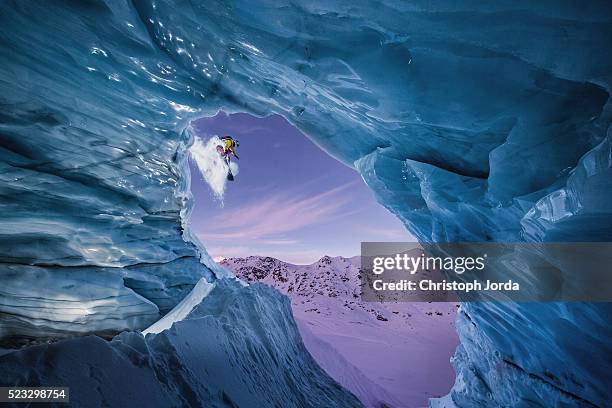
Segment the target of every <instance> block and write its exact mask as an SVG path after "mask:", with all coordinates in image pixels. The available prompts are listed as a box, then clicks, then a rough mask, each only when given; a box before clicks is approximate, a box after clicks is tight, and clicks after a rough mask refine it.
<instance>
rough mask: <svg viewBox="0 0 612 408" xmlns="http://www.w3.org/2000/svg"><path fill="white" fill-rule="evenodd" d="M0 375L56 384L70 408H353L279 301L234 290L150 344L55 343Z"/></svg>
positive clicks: (231, 285)
mask: <svg viewBox="0 0 612 408" xmlns="http://www.w3.org/2000/svg"><path fill="white" fill-rule="evenodd" d="M195 295H197V293H195ZM0 367H2V370H0V385H2V386H5V385H28V386H35V385H44V386H50V385H60V384H61V385H63V386H68V387H70V405H71V406H78V407H92V406H108V407H134V406H142V407H160V408H162V407H163V408H168V407H194V408H195V407H253V408H256V407H262V408H264V407H266V408H267V407H270V408H272V407H292V408H309V407H313V408H314V407H330V408H331V407H338V408H350V407H355V408H358V407H361V406H362V405H361V404H360V403H359V401H358V400H357V399H356V398H355V397H354V396H352V395H351V394H350V393H348V392H347V391H346V390H344V389H343V388H342V387H341V386H340V385H338V384H337V383H336V382H335V381H333V380H332V379H331V378H330V377H329V376H328V375H327V374H325V372H324V371H323V370H321V368H319V366H318V365H317V364H316V363H315V361H314V360H313V359H312V357H311V356H310V354H308V352H307V351H306V349H305V348H304V345H303V343H302V340H301V338H300V335H299V332H298V330H297V327H296V325H295V322H294V321H293V318H292V317H291V309H290V305H289V301H288V299H287V298H286V297H284V296H282V295H281V294H280V293H278V292H276V291H274V290H273V289H270V288H267V287H265V286H263V285H254V286H250V287H245V286H243V285H241V284H240V283H238V282H237V281H235V280H221V281H219V283H218V284H217V285H216V286H215V288H214V289H213V290H212V292H211V293H210V295H209V296H207V297H206V299H205V300H204V301H203V302H202V303H200V304H198V306H196V308H195V309H193V310H192V311H191V312H190V313H189V314H188V315H187V316H186V318H185V319H184V320H181V321H178V322H177V323H175V324H174V325H173V326H172V328H170V329H169V330H164V331H162V332H161V333H159V334H148V335H147V336H146V337H143V335H142V334H141V333H138V332H124V333H121V334H120V335H118V336H116V337H115V338H114V339H113V340H112V341H111V342H107V341H104V340H102V339H100V338H99V337H95V336H88V337H84V338H79V339H70V340H63V341H60V342H58V343H55V344H52V345H46V346H35V347H30V348H28V349H25V350H22V351H16V352H13V353H10V354H6V355H3V356H0Z"/></svg>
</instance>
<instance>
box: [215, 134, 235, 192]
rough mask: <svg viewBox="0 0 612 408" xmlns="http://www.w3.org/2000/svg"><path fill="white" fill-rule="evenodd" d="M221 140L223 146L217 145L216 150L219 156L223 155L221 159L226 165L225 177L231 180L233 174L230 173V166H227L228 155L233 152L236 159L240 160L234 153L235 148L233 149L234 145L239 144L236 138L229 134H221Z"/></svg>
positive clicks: (228, 162)
mask: <svg viewBox="0 0 612 408" xmlns="http://www.w3.org/2000/svg"><path fill="white" fill-rule="evenodd" d="M221 140H222V141H223V146H217V152H219V154H220V155H221V157H223V159H224V160H225V163H226V164H227V166H228V173H227V179H228V180H230V181H233V180H234V175H233V174H232V170H231V168H229V164H230V157H231V155H232V154H233V155H234V157H235V158H236V160H240V158H239V157H238V155H237V154H236V149H235V148H236V147H238V146H239V143H238V140H235V139H234V138H233V137H231V136H223V137H222V138H221Z"/></svg>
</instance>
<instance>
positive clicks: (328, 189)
mask: <svg viewBox="0 0 612 408" xmlns="http://www.w3.org/2000/svg"><path fill="white" fill-rule="evenodd" d="M192 129H193V131H194V133H195V136H196V144H198V145H199V147H200V148H201V149H206V148H207V147H206V144H207V142H208V141H209V140H210V139H211V138H213V137H215V136H217V137H222V136H224V135H231V136H232V137H234V138H235V139H237V140H239V146H238V147H237V148H236V152H237V154H238V156H239V160H236V159H235V158H234V157H232V158H231V162H232V163H235V164H237V166H238V172H237V173H238V174H236V177H235V180H233V181H226V180H225V179H223V181H224V182H225V185H224V186H223V188H219V186H218V185H211V184H215V183H217V180H211V179H210V178H206V177H203V174H202V172H203V171H204V172H206V171H209V170H210V168H206V169H203V167H207V166H208V163H206V162H205V161H206V160H210V155H209V154H208V153H210V152H204V153H203V154H202V153H201V152H199V153H200V154H199V157H198V153H196V154H194V151H193V150H194V149H193V148H192V155H191V159H192V160H190V170H191V189H192V194H193V197H194V203H193V205H194V206H193V211H192V214H191V227H192V230H193V231H194V232H195V234H196V235H197V236H198V238H199V239H200V240H201V241H202V243H203V244H204V246H205V247H206V248H207V250H208V252H209V254H210V255H211V256H212V257H213V258H216V259H221V258H228V257H237V256H239V257H244V256H248V255H267V256H273V257H276V258H280V259H282V260H285V261H288V262H292V263H296V264H308V263H312V262H315V261H317V260H318V259H320V258H321V257H323V256H325V255H328V256H343V257H353V256H356V255H358V254H359V251H360V242H361V241H368V240H369V241H414V240H415V239H414V237H412V235H411V234H410V233H409V232H408V231H407V230H406V229H405V228H404V226H403V225H402V224H401V222H400V221H399V220H398V219H397V218H396V217H395V216H394V215H392V214H391V213H389V212H388V211H387V210H386V209H385V208H384V207H382V206H381V205H380V204H378V202H377V201H376V198H375V197H374V194H373V193H372V192H371V190H370V189H369V188H368V187H367V185H366V184H365V183H364V182H363V180H362V179H361V176H360V175H359V173H358V172H357V171H355V170H354V169H352V168H350V167H348V166H345V165H344V164H342V163H340V162H339V161H337V160H336V159H334V158H332V157H331V156H329V155H328V154H326V153H325V152H324V151H323V150H321V149H320V148H319V147H318V146H316V145H315V144H314V143H313V142H312V141H311V140H310V139H308V138H307V137H306V136H305V135H304V134H303V133H302V132H300V131H299V130H298V129H297V128H296V127H294V126H293V125H291V124H290V123H289V122H288V121H287V120H285V119H284V118H283V117H282V116H280V115H270V116H267V117H263V118H258V117H255V116H252V115H250V114H246V113H234V114H227V113H225V112H220V113H218V114H217V115H215V116H213V117H205V118H201V119H198V120H195V121H193V122H192ZM198 139H199V140H198ZM212 147H214V146H209V147H208V149H209V150H212Z"/></svg>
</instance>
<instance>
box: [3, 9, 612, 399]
mask: <svg viewBox="0 0 612 408" xmlns="http://www.w3.org/2000/svg"><path fill="white" fill-rule="evenodd" d="M610 44H612V11H611V6H610V5H609V4H608V2H606V1H589V2H586V3H585V2H581V3H572V2H532V1H521V0H519V1H511V2H510V1H501V2H489V1H481V0H467V1H462V2H456V1H450V0H443V1H439V2H430V1H422V0H417V1H412V2H394V1H390V0H389V1H381V2H373V1H372V2H359V3H358V4H352V3H350V2H349V3H343V2H330V1H311V2H290V1H283V0H279V1H275V2H263V1H262V2H255V3H254V2H251V1H249V2H246V1H239V0H236V1H228V2H207V1H203V0H202V1H193V2H182V1H172V0H168V1H146V0H135V1H122V0H114V1H113V0H107V1H104V0H89V1H86V2H26V1H21V2H2V3H0V58H1V59H2V64H1V65H0V78H1V79H0V89H1V92H0V104H1V109H0V118H1V119H0V141H1V143H0V166H1V171H0V173H1V174H2V176H1V181H0V192H1V194H2V201H1V205H2V210H3V211H2V213H1V214H0V217H1V218H2V222H1V223H0V259H1V260H2V268H0V280H1V282H2V285H1V286H0V336H1V337H2V338H4V339H7V338H16V339H22V338H24V337H45V338H47V337H62V336H69V335H73V334H75V333H85V332H97V333H108V334H110V333H116V332H118V331H121V330H124V329H136V328H145V327H147V326H148V325H149V324H151V323H153V322H154V321H155V320H157V319H158V317H159V316H160V315H162V314H164V313H166V312H167V311H169V310H170V309H171V308H172V307H174V306H175V305H176V304H177V303H178V302H179V301H180V300H181V299H182V298H183V297H184V296H185V295H186V294H187V293H188V292H189V290H190V289H191V288H192V287H193V286H194V285H195V284H196V282H198V281H199V280H200V279H201V278H205V279H206V280H207V281H208V282H213V281H215V280H216V279H217V277H218V276H220V274H222V273H223V271H222V270H220V269H218V268H217V267H216V266H214V264H213V263H212V261H210V259H209V258H208V256H207V255H206V253H205V251H204V250H203V249H202V248H201V246H200V245H199V244H198V243H197V242H196V241H195V240H194V238H193V237H192V234H191V233H190V232H189V228H188V219H189V213H190V204H189V200H190V195H189V173H188V171H187V168H186V160H187V153H186V151H187V149H188V148H189V146H190V145H191V144H192V143H193V136H192V135H191V134H190V133H189V132H188V130H187V129H188V124H189V121H190V120H191V119H193V118H196V117H198V116H203V115H213V114H214V113H215V112H217V111H218V110H219V109H224V110H225V111H228V112H232V111H244V112H249V113H252V114H256V115H266V114H269V113H278V114H281V115H283V116H284V117H285V118H287V119H288V120H289V121H290V122H292V123H293V124H295V125H296V126H297V127H299V128H300V129H302V130H303V131H304V132H305V133H306V134H307V135H308V136H309V137H310V138H312V139H313V140H314V141H315V142H316V143H317V144H318V145H319V146H320V147H321V148H323V149H325V150H326V151H327V152H329V153H330V154H332V155H334V156H335V157H337V158H338V159H339V160H342V161H343V162H345V163H347V164H349V165H351V166H354V167H355V168H356V169H357V170H358V171H359V172H361V174H362V176H363V178H364V180H365V181H366V182H367V183H368V185H369V186H370V187H371V188H372V189H373V190H374V192H375V193H376V194H377V197H378V199H379V201H380V202H381V203H382V204H383V205H385V206H386V207H387V208H389V209H390V210H391V211H393V212H394V213H395V214H397V216H398V217H399V218H400V219H401V220H402V221H403V222H404V223H405V224H406V225H407V226H408V227H409V228H410V230H411V231H412V232H413V233H414V234H415V235H416V236H417V237H418V238H419V239H420V240H422V241H437V240H439V241H513V240H515V241H522V240H531V241H592V240H602V241H609V240H610V235H611V229H610V225H611V224H612V223H611V221H612V208H611V205H612V204H611V203H612V200H611V198H612V197H611V195H612V194H611V191H612V188H611V187H612V185H611V183H612V177H610V176H611V175H612V172H611V170H610V169H611V164H612V159H611V157H612V153H611V141H610V138H611V137H612V135H611V134H610V130H609V126H610V119H611V109H610V102H609V93H610V78H611V77H610V73H611V72H612V58H611V53H610ZM526 273H528V272H527V271H526ZM257 290H258V289H254V291H257ZM218 293H220V292H218ZM268 295H269V292H265V293H263V294H262V295H261V296H262V297H263V298H266V296H268ZM213 296H215V292H214V291H213V292H212V293H211V294H210V295H209V297H213ZM217 296H218V295H217ZM270 296H271V295H270ZM207 299H208V298H207ZM216 301H218V302H220V301H221V300H220V299H216ZM247 316H248V318H253V319H256V318H258V316H257V315H253V314H250V315H245V317H247ZM611 320H612V308H611V307H610V305H608V304H586V303H581V304H541V305H533V304H532V305H530V304H511V303H508V304H503V305H494V304H471V305H464V307H463V308H462V313H461V314H460V318H459V320H458V322H457V326H458V331H459V334H460V337H461V341H462V345H461V346H460V347H459V349H458V351H457V354H456V357H455V359H454V364H455V367H456V370H457V381H456V383H455V386H454V388H453V390H452V391H451V393H450V394H449V396H448V397H447V398H445V399H444V400H438V401H437V402H434V403H435V404H437V405H440V404H445V405H446V406H452V405H457V406H462V407H470V406H492V405H493V406H494V405H497V406H551V405H556V406H604V405H606V404H607V402H608V401H609V400H610V399H611V395H610V390H611V389H612V387H611V386H610V381H609V375H608V372H609V371H610V369H611V368H612V367H611V366H612V363H611V361H610V356H611V355H612V350H611V346H610V342H609V339H610V337H611V334H612V332H611V330H612V329H611V327H612V325H611V324H610V323H611ZM243 323H244V324H247V322H243ZM266 330H270V331H271V330H275V327H269V328H266ZM574 333H578V334H579V335H577V336H574V335H573V334H574ZM270 335H271V336H274V335H275V334H274V333H271V334H270ZM124 336H127V337H133V336H138V335H137V334H134V333H132V334H127V335H124ZM157 336H160V337H159V339H167V338H169V337H170V336H171V334H170V333H167V332H162V333H160V334H158V335H157ZM236 336H238V338H240V339H241V341H246V340H247V338H248V337H247V335H246V334H245V335H244V336H243V337H240V335H239V334H236ZM156 338H157V337H156ZM84 341H91V342H92V343H96V341H94V340H84ZM121 341H122V340H121V338H119V339H117V340H115V341H114V342H113V343H111V344H110V345H107V344H103V343H99V346H100V347H103V348H109V347H111V348H112V347H115V346H114V345H118V344H120V343H121ZM161 341H162V340H160V342H161ZM212 341H213V340H212V338H211V342H212ZM71 342H78V340H71ZM97 344H98V343H97ZM211 344H213V343H211ZM272 344H273V343H272ZM283 344H285V343H283ZM53 347H54V346H51V348H50V349H52V348H53ZM55 347H61V346H60V345H58V346H55ZM92 347H93V346H92ZM134 347H136V346H134ZM219 347H220V346H219ZM75 348H76V349H78V347H75ZM136 349H137V348H136ZM37 350H39V351H27V352H24V353H26V354H24V355H22V356H17V355H14V356H12V357H10V358H11V359H19V358H26V355H30V354H27V353H35V352H42V351H40V348H39V349H37ZM277 351H278V352H282V351H281V350H277ZM6 358H7V356H3V362H4V361H6V360H5V359H6ZM251 363H253V362H251ZM291 367H293V366H291ZM274 372H275V373H276V371H274ZM3 373H4V371H3ZM213 379H214V378H213Z"/></svg>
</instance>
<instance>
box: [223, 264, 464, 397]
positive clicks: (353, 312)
mask: <svg viewBox="0 0 612 408" xmlns="http://www.w3.org/2000/svg"><path fill="white" fill-rule="evenodd" d="M221 265H222V266H224V267H226V268H227V269H229V270H231V271H232V272H234V273H235V274H236V276H237V277H239V278H240V279H242V280H244V281H246V282H249V283H253V282H261V283H264V284H266V285H269V286H272V287H274V288H276V289H278V290H279V291H281V292H282V293H285V294H286V295H288V297H289V298H290V300H291V305H292V310H293V314H294V317H295V319H296V321H297V323H298V327H299V330H300V333H301V335H302V339H303V341H304V343H305V345H306V348H307V349H308V350H309V351H310V353H311V354H312V355H313V357H314V358H315V359H316V360H317V362H318V363H319V364H320V365H321V367H322V368H323V369H324V370H325V371H327V373H328V374H329V375H331V376H332V377H333V378H334V379H336V380H337V381H338V382H339V383H340V384H342V385H343V386H344V387H345V388H347V389H349V390H350V391H351V392H353V393H354V394H355V395H356V396H357V397H358V398H360V399H361V401H362V402H363V403H364V404H365V405H366V406H368V407H377V408H379V407H410V408H414V407H421V406H426V405H427V398H430V397H435V396H440V395H444V394H445V393H446V392H447V391H448V389H449V388H450V387H451V386H452V383H453V380H454V373H453V370H452V368H451V366H450V363H449V360H450V357H451V356H452V354H453V352H454V350H455V348H456V346H457V344H458V339H457V335H456V333H455V330H454V327H453V322H454V318H455V314H456V310H457V305H456V304H449V303H440V304H434V303H431V304H429V303H368V302H363V301H362V300H361V297H360V284H359V283H360V281H359V267H360V258H359V257H353V258H343V257H333V258H332V257H329V256H324V257H322V258H321V259H319V260H318V261H317V262H315V263H313V264H310V265H294V264H290V263H287V262H283V261H280V260H278V259H275V258H271V257H261V256H249V257H246V258H228V259H225V260H223V261H221Z"/></svg>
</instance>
